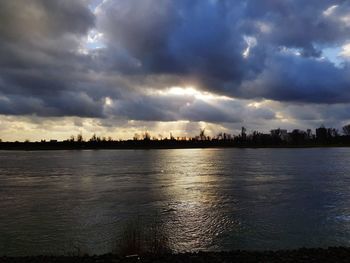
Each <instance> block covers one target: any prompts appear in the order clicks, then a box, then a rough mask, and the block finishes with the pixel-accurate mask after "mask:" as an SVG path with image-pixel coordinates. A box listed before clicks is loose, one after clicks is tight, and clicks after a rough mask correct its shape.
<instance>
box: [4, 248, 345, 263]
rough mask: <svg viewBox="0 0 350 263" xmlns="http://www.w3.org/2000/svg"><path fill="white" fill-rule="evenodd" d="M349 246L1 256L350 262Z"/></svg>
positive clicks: (12, 260)
mask: <svg viewBox="0 0 350 263" xmlns="http://www.w3.org/2000/svg"><path fill="white" fill-rule="evenodd" d="M349 261H350V248H349V247H329V248H300V249H295V250H276V251H268V250H266V251H244V250H236V251H229V252H197V253H183V254H164V255H158V256H152V255H145V256H137V255H132V256H127V257H120V256H117V255H114V254H105V255H99V256H96V255H94V256H89V255H84V256H32V257H31V256H28V257H6V256H3V257H0V263H17V262H18V263H22V262H115V263H118V262H121V263H124V262H130V263H133V262H149V263H152V262H158V263H159V262H174V263H175V262H178V263H186V262H198V263H199V262H208V263H215V262H349Z"/></svg>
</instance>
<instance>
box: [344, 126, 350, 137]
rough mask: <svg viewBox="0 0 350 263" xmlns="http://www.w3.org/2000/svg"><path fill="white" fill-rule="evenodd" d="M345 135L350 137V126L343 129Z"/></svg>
mask: <svg viewBox="0 0 350 263" xmlns="http://www.w3.org/2000/svg"><path fill="white" fill-rule="evenodd" d="M343 133H344V134H345V135H346V136H350V124H347V125H345V126H344V127H343Z"/></svg>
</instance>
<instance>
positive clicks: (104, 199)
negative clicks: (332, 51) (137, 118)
mask: <svg viewBox="0 0 350 263" xmlns="http://www.w3.org/2000/svg"><path fill="white" fill-rule="evenodd" d="M135 217H140V218H142V220H143V221H144V222H145V224H147V222H148V221H152V220H153V219H154V218H156V219H157V221H159V222H161V224H162V226H163V229H164V231H165V232H166V235H167V236H168V238H169V243H170V247H171V249H172V250H174V251H175V252H183V251H198V250H229V249H285V248H296V247H302V246H306V247H320V246H321V247H327V246H337V245H344V246H349V245H350V149H347V148H314V149H179V150H130V151H128V150H109V151H52V152H51V151H50V152H9V151H1V152H0V254H7V255H37V254H62V253H68V252H71V251H74V249H75V248H79V249H80V250H82V251H84V252H88V253H91V254H93V253H98V254H99V253H106V252H109V251H111V250H112V249H113V248H114V247H115V246H116V241H117V240H118V237H119V236H120V231H121V229H122V228H123V227H125V224H126V222H128V221H130V219H131V218H135Z"/></svg>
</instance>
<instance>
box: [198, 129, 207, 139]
mask: <svg viewBox="0 0 350 263" xmlns="http://www.w3.org/2000/svg"><path fill="white" fill-rule="evenodd" d="M199 138H200V139H201V141H205V140H206V136H205V128H204V129H201V130H200V133H199Z"/></svg>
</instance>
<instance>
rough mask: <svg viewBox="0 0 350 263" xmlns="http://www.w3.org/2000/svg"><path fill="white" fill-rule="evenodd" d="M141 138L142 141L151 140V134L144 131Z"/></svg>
mask: <svg viewBox="0 0 350 263" xmlns="http://www.w3.org/2000/svg"><path fill="white" fill-rule="evenodd" d="M143 140H144V141H150V140H151V134H149V132H145V134H144V135H143Z"/></svg>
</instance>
